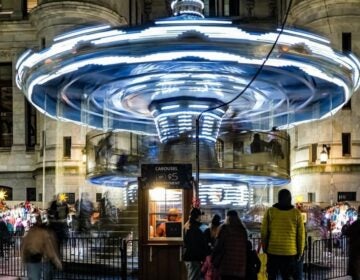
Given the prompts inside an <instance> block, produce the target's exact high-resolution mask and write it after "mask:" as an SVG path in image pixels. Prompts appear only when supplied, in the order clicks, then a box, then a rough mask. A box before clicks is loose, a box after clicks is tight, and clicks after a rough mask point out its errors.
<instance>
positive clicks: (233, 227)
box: [211, 210, 248, 280]
mask: <svg viewBox="0 0 360 280" xmlns="http://www.w3.org/2000/svg"><path fill="white" fill-rule="evenodd" d="M247 238H248V236H247V231H246V229H245V226H244V225H243V223H242V222H241V220H240V218H239V216H238V214H237V212H236V211H235V210H229V211H228V212H227V214H226V220H225V222H224V224H223V225H221V226H220V229H219V233H218V236H217V239H216V241H215V246H214V250H213V252H212V255H211V257H212V262H213V265H214V266H215V267H216V268H217V269H218V271H219V273H220V276H221V280H226V279H232V280H233V279H239V280H245V279H246V246H247Z"/></svg>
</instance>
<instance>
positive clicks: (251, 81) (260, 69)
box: [197, 0, 292, 121]
mask: <svg viewBox="0 0 360 280" xmlns="http://www.w3.org/2000/svg"><path fill="white" fill-rule="evenodd" d="M291 6H292V0H290V2H289V6H288V8H287V11H286V14H285V18H284V20H283V22H282V24H281V29H280V31H279V34H278V35H277V37H276V39H275V41H274V43H273V45H272V47H271V49H270V51H269V53H268V54H267V55H266V57H265V60H264V61H263V63H262V64H261V65H260V67H259V68H258V70H257V71H256V73H255V75H254V76H253V77H252V79H251V80H250V82H249V83H248V84H247V85H246V86H245V87H244V89H243V90H242V91H241V92H240V93H239V94H238V95H236V96H235V97H234V98H233V99H231V100H230V101H228V102H226V103H223V104H220V105H218V106H216V107H212V108H208V109H206V110H204V111H202V112H201V113H200V114H199V115H198V117H197V121H198V120H199V119H200V118H201V116H202V115H203V114H204V113H206V112H209V111H213V110H216V109H219V108H221V107H224V106H226V105H229V104H230V103H232V102H234V101H235V100H236V99H238V98H239V97H240V96H241V95H243V94H244V92H245V91H246V90H247V89H248V88H249V87H250V86H251V84H252V83H253V82H254V81H255V80H256V78H257V77H258V76H259V74H260V73H261V71H262V69H263V68H264V66H265V63H266V62H267V61H268V59H269V57H270V55H271V54H272V52H273V50H274V49H275V47H276V45H277V42H278V41H279V38H280V36H281V34H282V33H283V30H284V27H285V24H286V22H287V18H288V16H289V13H290V9H291Z"/></svg>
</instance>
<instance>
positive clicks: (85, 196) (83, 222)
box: [75, 192, 95, 232]
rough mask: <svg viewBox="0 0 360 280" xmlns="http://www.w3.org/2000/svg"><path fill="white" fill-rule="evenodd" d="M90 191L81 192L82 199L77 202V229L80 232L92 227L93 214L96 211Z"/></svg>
mask: <svg viewBox="0 0 360 280" xmlns="http://www.w3.org/2000/svg"><path fill="white" fill-rule="evenodd" d="M89 197H90V196H89V193H87V192H84V193H82V194H81V199H80V201H79V199H78V200H76V202H75V209H76V217H77V218H76V219H77V230H78V231H79V232H88V231H89V230H90V228H91V216H92V215H93V213H94V209H95V208H94V204H93V203H92V201H91V200H90V199H89Z"/></svg>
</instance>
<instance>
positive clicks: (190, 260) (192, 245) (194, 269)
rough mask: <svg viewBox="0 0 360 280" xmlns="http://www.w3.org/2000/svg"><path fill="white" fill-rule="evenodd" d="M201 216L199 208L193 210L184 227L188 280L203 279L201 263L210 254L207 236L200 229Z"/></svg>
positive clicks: (184, 256)
mask: <svg viewBox="0 0 360 280" xmlns="http://www.w3.org/2000/svg"><path fill="white" fill-rule="evenodd" d="M201 215H202V213H201V211H200V209H199V208H195V207H194V208H192V209H191V211H190V217H189V220H188V221H187V222H186V223H185V225H184V253H183V260H184V262H185V267H186V270H187V279H188V280H200V279H201V278H200V277H201V263H202V262H203V261H204V260H205V257H206V254H207V252H208V245H207V244H206V239H205V235H204V233H203V232H202V230H201V229H200V226H201Z"/></svg>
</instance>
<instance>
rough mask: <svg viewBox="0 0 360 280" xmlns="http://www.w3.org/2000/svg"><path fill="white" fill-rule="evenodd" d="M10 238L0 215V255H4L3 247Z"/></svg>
mask: <svg viewBox="0 0 360 280" xmlns="http://www.w3.org/2000/svg"><path fill="white" fill-rule="evenodd" d="M10 239H11V235H10V232H9V230H8V227H7V225H6V223H5V221H4V220H3V217H2V216H0V257H4V247H5V246H6V245H8V244H9V242H10Z"/></svg>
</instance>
